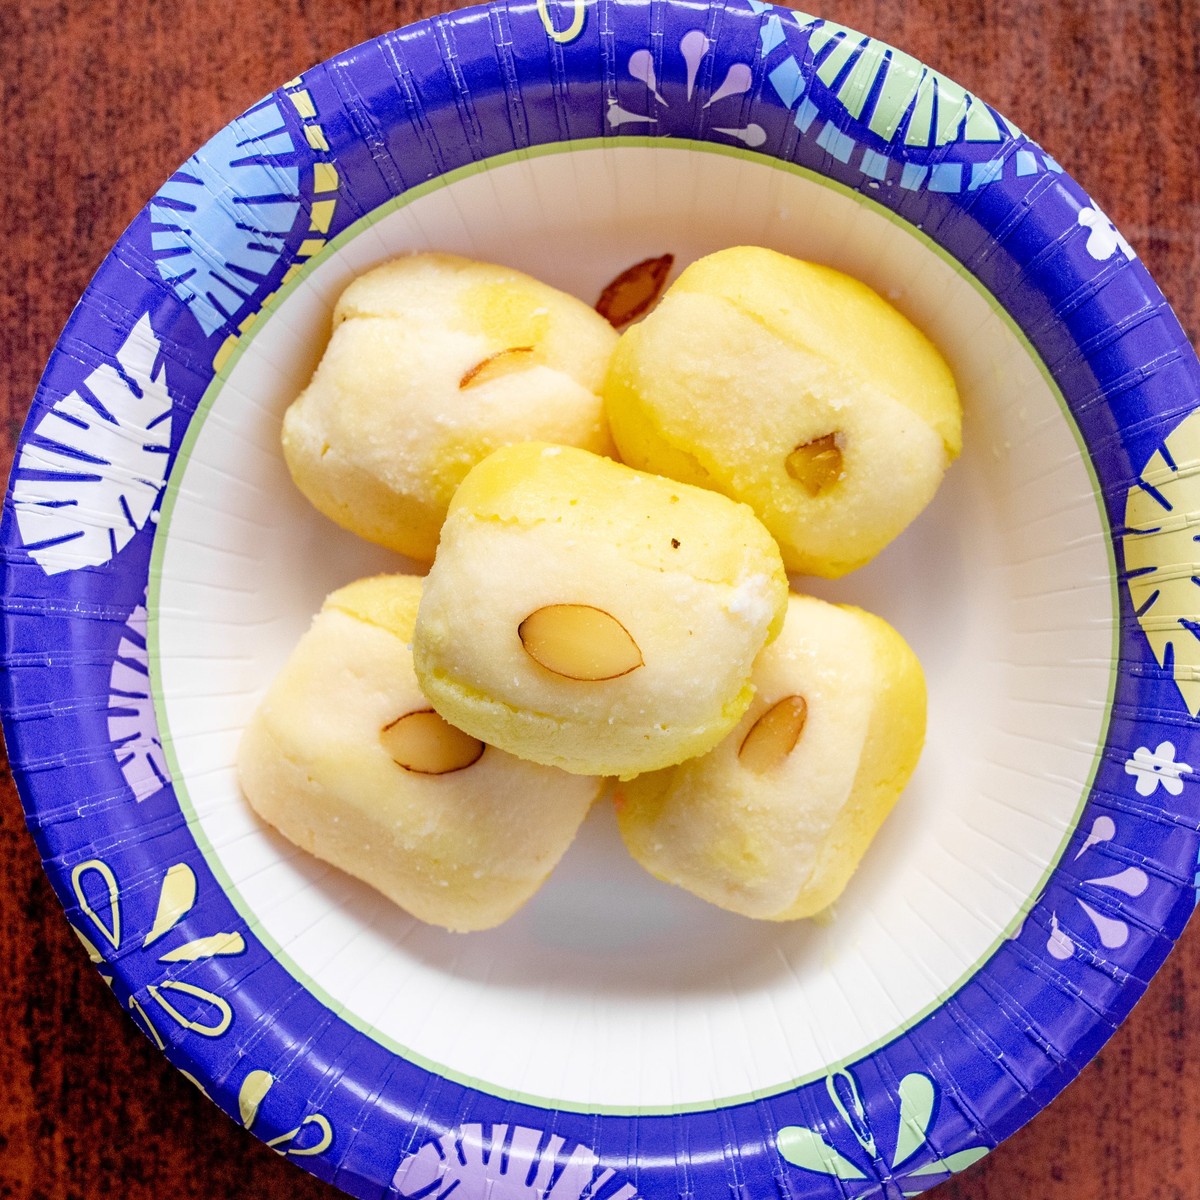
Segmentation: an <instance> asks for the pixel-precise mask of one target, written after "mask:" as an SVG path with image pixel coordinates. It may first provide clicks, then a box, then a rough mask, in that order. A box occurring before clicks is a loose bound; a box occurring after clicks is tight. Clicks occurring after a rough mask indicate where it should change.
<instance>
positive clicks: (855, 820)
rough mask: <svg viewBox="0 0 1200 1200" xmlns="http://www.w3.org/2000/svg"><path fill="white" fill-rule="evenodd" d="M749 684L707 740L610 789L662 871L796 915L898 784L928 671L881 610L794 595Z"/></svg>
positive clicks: (624, 825)
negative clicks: (741, 707) (729, 720)
mask: <svg viewBox="0 0 1200 1200" xmlns="http://www.w3.org/2000/svg"><path fill="white" fill-rule="evenodd" d="M754 683H755V685H756V687H757V689H758V694H757V695H756V696H755V698H754V703H753V704H752V705H751V707H750V709H749V710H748V711H747V713H746V715H745V716H744V717H743V718H742V720H741V722H740V723H739V724H738V726H737V728H736V729H734V730H733V732H732V733H731V734H730V735H729V736H728V737H727V738H725V740H724V741H723V742H722V743H721V744H720V745H719V746H718V747H717V748H716V749H715V750H713V751H712V752H711V753H709V754H706V755H704V756H703V757H701V758H695V759H692V760H690V761H689V762H685V763H681V764H680V765H679V766H676V767H672V768H671V769H669V770H665V771H654V772H651V773H649V774H645V775H640V776H638V777H637V778H636V779H634V780H631V781H629V782H627V783H624V784H622V785H620V791H619V793H618V796H617V798H616V803H617V817H618V822H619V824H620V829H621V835H622V837H623V838H624V839H625V844H626V845H627V846H628V847H629V850H630V853H632V855H633V856H634V858H636V859H637V860H638V861H639V862H640V863H641V864H642V865H643V866H644V867H646V868H647V870H649V871H650V872H651V873H652V874H654V875H656V876H657V877H658V878H660V879H663V880H665V881H666V882H668V883H674V884H678V885H679V886H680V887H683V888H686V889H687V890H688V891H690V892H693V893H694V894H696V895H697V896H700V897H701V898H703V899H704V900H708V901H710V902H711V903H713V904H717V905H720V907H722V908H726V909H729V910H731V911H733V912H736V913H741V914H742V915H744V916H747V917H757V918H760V919H764V920H772V921H785V920H792V919H795V918H799V917H807V916H811V915H813V914H814V913H817V912H820V911H821V910H822V909H824V908H827V907H828V906H829V905H830V904H831V903H833V901H834V900H836V899H837V897H838V896H839V895H840V894H841V893H842V890H843V889H844V888H845V886H846V884H847V883H848V882H849V880H850V877H851V875H852V874H853V872H854V870H855V868H856V867H857V866H858V863H859V861H860V859H861V858H862V856H863V855H864V854H865V853H866V850H867V847H868V845H869V844H870V841H871V839H872V838H873V837H874V836H875V834H876V832H877V831H878V829H879V827H880V825H881V824H882V823H883V820H884V818H885V817H886V816H887V814H888V812H889V811H890V810H891V808H892V805H893V804H894V803H895V801H896V799H897V798H898V797H899V795H900V793H901V792H902V791H903V790H904V787H905V785H906V784H907V782H908V780H909V777H910V776H911V775H912V772H913V770H914V769H915V767H916V764H917V759H918V758H919V756H920V753H921V747H922V744H923V742H924V737H925V708H926V700H925V678H924V675H923V674H922V671H921V666H920V664H919V663H918V661H917V658H916V655H914V654H913V652H912V650H911V649H909V647H908V645H907V643H906V642H905V641H904V640H903V638H901V636H900V635H899V634H898V633H897V632H896V631H895V630H894V629H893V628H892V627H891V626H890V625H888V624H887V623H886V622H885V621H883V620H881V619H880V618H879V617H876V616H872V615H871V614H870V613H866V612H863V611H862V610H861V609H857V608H851V607H848V606H839V605H833V604H827V603H826V602H824V601H823V600H816V599H813V598H811V597H806V596H796V595H793V596H791V597H790V599H789V602H788V612H787V620H786V621H785V622H784V626H783V632H782V633H781V634H780V635H779V637H778V638H777V639H776V640H775V641H774V642H772V643H771V645H769V646H768V647H767V648H766V649H765V650H764V651H763V652H762V654H761V656H760V657H759V660H758V663H757V664H756V665H755V668H754Z"/></svg>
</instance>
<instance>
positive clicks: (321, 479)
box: [283, 254, 617, 561]
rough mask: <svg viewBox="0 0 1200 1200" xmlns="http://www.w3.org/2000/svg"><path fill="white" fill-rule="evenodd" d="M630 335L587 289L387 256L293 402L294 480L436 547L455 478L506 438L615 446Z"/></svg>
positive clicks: (398, 543)
mask: <svg viewBox="0 0 1200 1200" xmlns="http://www.w3.org/2000/svg"><path fill="white" fill-rule="evenodd" d="M616 337H617V335H616V333H615V332H614V331H613V329H612V328H611V326H610V325H609V324H608V322H607V321H605V320H604V318H603V317H601V316H599V315H598V314H597V313H596V312H594V311H593V310H592V309H591V308H589V307H588V306H587V305H586V304H584V303H583V302H582V301H580V300H577V299H576V298H575V297H573V296H569V295H567V294H566V293H564V292H560V291H558V290H557V289H556V288H552V287H550V286H549V285H547V284H544V283H541V282H539V281H538V280H536V279H532V278H530V277H529V276H528V275H524V274H522V273H521V272H520V271H515V270H512V269H511V268H509V267H502V266H495V265H492V264H490V263H479V262H472V261H470V260H468V259H465V258H460V257H457V256H455V255H452V254H415V255H410V256H408V257H404V258H397V259H393V260H392V261H390V262H386V263H384V264H383V265H382V266H379V267H375V268H374V269H373V270H370V271H367V272H366V273H365V274H363V275H361V276H359V277H358V278H357V279H355V280H354V282H353V283H351V284H350V286H349V287H347V288H346V290H345V292H343V293H342V296H341V298H340V299H339V300H338V302H337V306H336V307H335V309H334V313H333V333H332V337H331V338H330V341H329V345H328V346H327V348H326V350H325V353H324V356H323V357H322V359H321V362H320V364H319V365H318V367H317V370H316V373H315V374H314V376H313V379H312V381H311V383H310V384H309V385H308V387H307V388H306V389H305V390H304V392H303V393H301V395H300V396H299V398H298V399H297V400H296V401H295V402H294V403H293V404H292V405H291V407H290V408H289V409H288V410H287V413H286V414H285V416H284V422H283V449H284V456H285V458H286V460H287V464H288V468H289V470H290V471H291V474H292V478H293V479H294V480H295V482H296V485H297V486H298V487H299V488H300V490H301V491H302V492H303V493H304V494H305V495H306V496H307V497H308V499H309V500H310V501H311V502H312V503H313V504H314V505H315V506H316V507H317V508H318V509H320V511H321V512H323V513H324V514H325V515H326V516H327V517H330V518H331V519H332V520H334V521H336V522H338V524H340V525H343V526H344V527H345V528H347V529H349V530H351V531H352V532H354V533H356V534H358V535H359V536H361V537H364V538H367V539H368V540H369V541H373V542H378V543H380V544H382V545H384V546H388V547H390V548H391V549H393V550H398V551H399V552H400V553H402V554H407V555H409V556H411V557H412V558H415V559H419V560H424V561H428V560H429V559H431V558H432V557H433V554H434V550H435V549H436V547H437V539H438V530H439V529H440V527H441V524H442V520H443V519H444V517H445V515H446V508H447V505H448V504H449V502H450V497H451V495H453V493H454V489H455V488H456V487H457V486H458V484H459V483H460V482H461V481H462V479H463V477H464V476H465V475H466V473H467V472H468V471H469V470H470V468H471V467H472V466H474V464H475V463H476V462H478V461H479V460H480V459H481V458H484V457H485V456H486V455H487V454H489V453H490V452H491V451H492V450H495V449H497V448H498V447H500V446H505V445H509V444H511V443H513V442H521V441H527V440H530V439H540V440H545V441H552V442H561V443H564V444H568V445H575V446H582V447H584V448H585V449H588V450H592V451H595V452H596V453H600V454H605V453H609V452H610V451H611V442H610V440H609V435H608V430H607V426H606V424H605V421H604V416H603V410H602V403H601V399H600V389H601V385H602V383H603V379H604V373H605V370H606V368H607V366H608V360H609V357H610V355H611V353H612V349H613V346H614V345H615V343H616Z"/></svg>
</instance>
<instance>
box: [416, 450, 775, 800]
mask: <svg viewBox="0 0 1200 1200" xmlns="http://www.w3.org/2000/svg"><path fill="white" fill-rule="evenodd" d="M786 597H787V578H786V576H785V574H784V570H783V563H782V561H781V560H780V556H779V549H778V547H777V546H776V545H775V543H774V541H773V540H772V539H771V537H770V535H769V534H768V533H767V531H766V530H765V529H764V528H763V526H762V525H761V523H760V522H759V521H758V520H757V518H756V517H755V516H754V514H753V513H752V512H751V511H750V510H749V509H748V508H747V507H746V506H745V505H742V504H737V503H734V502H733V501H731V500H728V499H726V498H725V497H724V496H719V495H717V494H716V493H715V492H710V491H705V490H702V489H699V488H693V487H689V486H687V485H686V484H679V483H675V482H673V481H671V480H668V479H663V478H660V477H658V476H654V475H647V474H644V473H642V472H639V471H634V470H631V469H630V468H629V467H626V466H623V465H621V464H619V463H615V462H612V461H610V460H609V459H606V458H601V457H598V456H597V455H594V454H589V453H587V452H586V451H583V450H577V449H572V448H568V447H563V446H551V445H545V444H538V443H531V444H527V445H521V446H512V447H509V448H507V449H504V450H498V451H497V452H496V453H495V454H493V455H491V456H490V457H488V458H486V459H484V461H483V462H481V463H480V464H479V465H478V466H477V467H475V469H474V470H473V471H471V473H470V474H469V475H468V476H467V478H466V479H465V480H464V481H463V484H462V486H461V487H460V488H459V490H458V492H457V494H456V495H455V497H454V500H453V503H452V504H451V506H450V512H449V515H448V517H447V519H446V523H445V526H444V528H443V530H442V539H441V544H440V545H439V546H438V552H437V558H436V559H435V560H434V563H433V566H432V568H431V569H430V572H429V576H428V579H427V582H426V587H425V594H424V596H423V598H422V600H421V607H420V611H419V613H418V616H417V626H416V632H415V635H414V640H413V654H414V661H415V664H416V671H417V678H418V679H419V680H420V683H421V687H422V689H423V690H424V692H425V695H426V696H428V698H429V700H430V702H431V703H432V705H433V706H434V708H436V709H437V711H438V712H439V713H441V714H442V716H444V717H445V718H446V719H447V720H448V721H451V722H453V723H454V724H455V725H457V726H459V727H460V728H462V729H464V730H466V731H467V732H468V733H470V734H472V735H473V736H475V737H478V738H480V739H482V740H484V741H486V742H489V743H491V744H493V745H496V746H500V747H503V748H504V749H506V750H508V751H510V752H511V753H513V754H517V755H520V756H521V757H523V758H528V759H532V760H534V761H535V762H542V763H547V764H552V765H554V766H559V767H562V768H563V769H565V770H567V771H577V772H581V773H584V774H600V775H618V776H629V775H633V774H636V773H637V772H639V771H646V770H653V769H656V768H658V767H663V766H667V765H670V764H671V763H676V762H680V761H681V760H682V759H684V758H687V757H689V756H691V755H695V754H701V753H703V752H704V751H706V750H708V749H711V748H712V747H713V746H714V745H716V743H717V742H718V741H720V739H721V738H722V737H723V736H724V735H725V734H726V733H727V732H728V731H729V729H730V728H732V727H733V725H734V724H736V722H737V721H738V719H739V718H740V717H741V715H742V713H743V712H745V710H746V707H747V705H749V703H750V701H751V698H752V696H753V694H754V690H753V687H752V686H751V684H750V671H751V668H752V666H753V663H754V659H755V657H756V655H757V654H758V652H759V650H760V649H761V648H762V647H763V645H765V644H766V642H767V641H769V640H770V639H771V638H772V637H773V636H774V635H775V633H776V632H777V630H778V628H779V626H780V623H781V621H782V619H783V611H784V606H785V604H786Z"/></svg>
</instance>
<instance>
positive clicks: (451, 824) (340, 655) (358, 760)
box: [238, 575, 601, 931]
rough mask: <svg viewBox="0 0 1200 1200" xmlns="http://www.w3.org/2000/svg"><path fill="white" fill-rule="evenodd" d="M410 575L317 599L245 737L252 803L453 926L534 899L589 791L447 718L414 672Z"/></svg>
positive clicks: (416, 582) (415, 582) (242, 770)
mask: <svg viewBox="0 0 1200 1200" xmlns="http://www.w3.org/2000/svg"><path fill="white" fill-rule="evenodd" d="M420 594H421V580H420V579H419V578H416V577H415V576H403V575H391V576H377V577H375V578H371V579H365V580H360V581H358V582H357V583H352V584H350V585H348V586H347V587H344V588H342V589H340V590H339V591H336V592H334V593H333V594H332V595H331V596H329V597H328V599H327V600H326V601H325V604H324V606H323V607H322V609H321V611H320V613H319V614H318V615H317V617H316V618H315V620H314V621H313V624H312V626H311V627H310V629H309V630H308V632H307V633H306V634H305V635H304V636H303V637H302V638H301V640H300V642H299V644H298V645H297V646H296V649H295V650H294V651H293V653H292V655H291V657H290V658H289V659H288V661H287V663H286V664H285V665H284V667H283V669H282V671H281V672H280V673H279V675H278V676H277V677H276V679H275V681H274V682H273V684H272V685H271V688H270V690H269V691H268V692H267V695H266V697H265V699H264V700H263V702H262V704H261V705H260V707H259V709H258V711H257V712H256V713H255V715H254V717H253V719H252V720H251V722H250V724H249V726H248V727H247V729H246V731H245V733H244V734H243V736H242V741H241V745H240V747H239V752H238V774H239V777H240V781H241V785H242V790H243V791H244V793H245V795H246V798H247V799H248V800H249V801H250V804H251V805H252V806H253V808H254V809H255V811H256V812H257V813H258V814H259V815H260V816H261V817H262V818H263V819H264V820H266V821H268V822H269V823H270V824H271V825H273V826H275V828H276V829H278V830H279V831H280V833H282V834H283V835H284V836H285V837H287V838H288V839H290V840H291V841H293V842H295V843H296V845H298V846H300V847H301V848H302V849H303V850H306V851H308V852H309V853H311V854H315V855H316V856H317V857H318V858H322V859H324V860H325V861H326V862H330V863H332V864H333V865H334V866H336V867H340V868H341V869H342V870H343V871H347V872H349V873H350V874H351V875H354V876H357V877H358V878H359V879H362V880H364V881H365V882H367V883H369V884H371V885H372V886H373V887H375V888H377V889H378V890H379V891H381V892H382V893H383V894H384V895H385V896H387V897H388V898H389V899H391V900H393V901H395V902H396V903H397V904H399V905H400V906H401V907H402V908H404V909H406V910H407V911H408V912H410V913H412V914H413V916H415V917H419V918H420V919H421V920H422V921H427V922H429V923H430V924H433V925H441V926H445V927H446V928H448V929H451V930H457V931H467V930H476V929H489V928H491V927H492V926H495V925H499V924H500V923H501V922H502V921H505V920H507V919H508V918H509V917H510V916H512V914H513V913H514V912H515V911H516V910H517V909H518V908H520V906H521V905H522V904H524V903H525V901H526V900H528V899H529V898H530V896H532V895H533V893H534V892H535V891H536V890H537V889H538V887H539V886H540V885H541V884H542V882H543V881H544V880H545V878H546V876H547V875H548V874H549V873H550V871H551V870H552V869H553V868H554V866H555V864H556V863H557V862H558V860H559V859H560V858H561V857H562V855H563V854H564V853H565V851H566V849H567V847H568V846H569V845H570V843H571V841H572V839H573V838H574V837H575V833H576V831H577V830H578V828H579V825H580V823H581V822H582V821H583V818H584V816H585V815H586V814H587V811H588V808H589V807H590V806H591V804H592V801H593V800H594V799H595V798H596V796H597V794H598V793H599V790H600V787H601V784H600V781H599V780H596V779H589V778H586V777H583V776H580V775H569V774H567V773H566V772H563V771H557V770H554V769H553V768H552V767H545V766H539V765H538V764H537V763H532V762H525V761H522V760H521V759H517V758H514V757H512V756H511V755H509V754H505V753H504V752H503V751H501V750H497V749H496V748H495V747H494V746H485V745H484V744H483V742H481V741H479V740H478V739H476V738H473V737H470V736H469V735H467V734H465V733H463V732H461V731H460V730H457V729H454V728H453V727H452V726H450V725H447V724H446V722H445V721H443V720H442V718H441V717H439V716H438V715H437V714H436V713H435V712H433V711H432V710H431V709H430V707H429V702H428V701H427V700H426V699H425V697H424V696H423V695H422V694H421V691H420V688H419V687H418V686H417V681H416V677H415V676H414V675H413V669H412V654H411V651H410V650H409V643H410V641H411V639H412V632H413V623H414V621H415V619H416V613H417V605H418V602H419V600H420Z"/></svg>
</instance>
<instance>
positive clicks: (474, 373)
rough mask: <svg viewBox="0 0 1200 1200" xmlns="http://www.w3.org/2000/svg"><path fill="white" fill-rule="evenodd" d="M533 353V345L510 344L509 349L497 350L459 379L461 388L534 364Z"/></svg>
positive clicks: (509, 373)
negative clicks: (531, 356)
mask: <svg viewBox="0 0 1200 1200" xmlns="http://www.w3.org/2000/svg"><path fill="white" fill-rule="evenodd" d="M532 353H533V347H532V346H509V348H508V349H507V350H497V351H496V353H495V354H489V355H488V356H487V358H485V359H484V360H483V361H482V362H477V363H476V364H475V365H474V366H473V367H472V368H471V369H470V370H469V371H467V372H465V373H464V374H463V377H462V378H461V379H460V380H459V381H458V386H459V390H460V391H461V390H462V389H463V388H469V387H471V386H472V385H476V384H480V383H487V382H488V381H489V380H492V379H499V378H500V376H501V375H511V374H512V373H513V372H514V371H523V370H524V369H525V368H526V367H528V366H531V365H532V363H533V360H532V359H531V358H530V357H529V356H530V355H531V354H532Z"/></svg>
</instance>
